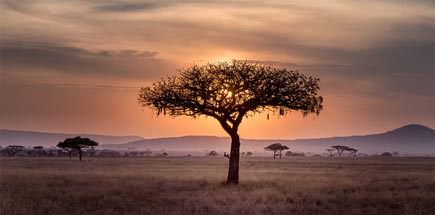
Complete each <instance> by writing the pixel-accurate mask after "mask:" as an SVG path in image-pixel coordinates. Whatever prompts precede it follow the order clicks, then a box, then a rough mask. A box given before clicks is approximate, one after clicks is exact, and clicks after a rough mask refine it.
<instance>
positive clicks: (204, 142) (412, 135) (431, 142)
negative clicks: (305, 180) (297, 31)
mask: <svg viewBox="0 0 435 215" xmlns="http://www.w3.org/2000/svg"><path fill="white" fill-rule="evenodd" d="M275 142H280V143H284V144H286V145H288V146H289V147H290V150H292V151H300V152H313V153H324V152H325V149H326V148H328V147H330V146H332V145H348V146H351V147H354V148H356V149H358V150H359V152H362V153H382V152H385V151H397V152H399V153H402V154H420V155H422V154H435V130H433V129H431V128H429V127H426V126H423V125H417V124H410V125H406V126H403V127H400V128H398V129H395V130H392V131H387V132H384V133H379V134H371V135H361V136H347V137H330V138H316V139H297V140H279V139H276V140H272V139H269V140H255V139H242V140H241V150H242V151H253V152H255V151H256V152H264V147H265V146H267V145H269V144H272V143H275ZM229 143H230V139H229V138H227V137H215V136H184V137H169V138H156V139H142V140H138V141H133V142H129V143H125V144H106V145H104V146H103V147H104V148H111V149H129V148H130V149H132V148H135V149H138V150H141V149H151V150H167V151H207V150H217V151H221V152H223V151H228V150H229V146H230V144H229Z"/></svg>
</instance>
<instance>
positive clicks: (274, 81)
mask: <svg viewBox="0 0 435 215" xmlns="http://www.w3.org/2000/svg"><path fill="white" fill-rule="evenodd" d="M319 89H320V88H319V79H318V78H314V77H310V76H305V75H303V74H301V73H299V72H297V71H290V70H287V69H284V68H276V67H273V66H269V65H263V64H258V63H252V62H249V61H237V60H233V61H231V62H219V63H215V64H211V63H209V64H206V65H193V66H191V67H188V68H186V69H182V70H180V71H179V74H178V75H174V76H170V77H168V78H166V79H161V80H160V81H157V82H155V83H154V84H153V85H152V86H151V87H143V88H141V90H140V92H139V103H140V104H141V105H142V106H144V107H145V106H149V107H152V108H153V109H154V110H156V111H157V115H159V114H162V113H163V114H168V115H170V116H180V115H184V116H191V117H194V118H197V117H199V116H208V117H212V118H215V119H216V120H217V121H219V123H220V125H221V126H222V128H223V129H224V130H225V131H226V132H227V133H228V135H229V136H230V137H231V149H230V154H229V155H228V157H229V168H228V178H227V183H228V184H237V183H238V182H239V157H240V153H239V152H240V137H239V134H238V129H239V126H240V123H241V122H242V120H243V118H245V117H248V116H252V115H254V114H258V113H261V112H263V111H272V112H275V111H276V112H278V113H279V114H280V115H284V114H286V113H288V112H289V111H292V110H296V111H301V112H302V113H303V114H304V116H305V115H307V114H309V113H316V114H319V112H320V110H321V109H322V97H321V96H319V95H318V91H319Z"/></svg>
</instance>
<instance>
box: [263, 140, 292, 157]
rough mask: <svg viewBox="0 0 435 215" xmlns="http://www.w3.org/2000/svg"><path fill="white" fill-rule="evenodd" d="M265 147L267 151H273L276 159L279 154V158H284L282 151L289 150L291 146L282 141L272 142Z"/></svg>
mask: <svg viewBox="0 0 435 215" xmlns="http://www.w3.org/2000/svg"><path fill="white" fill-rule="evenodd" d="M264 149H265V150H267V151H273V159H275V157H276V156H278V155H279V158H282V151H284V150H288V149H289V147H287V146H286V145H283V144H281V143H274V144H271V145H268V146H266V147H264Z"/></svg>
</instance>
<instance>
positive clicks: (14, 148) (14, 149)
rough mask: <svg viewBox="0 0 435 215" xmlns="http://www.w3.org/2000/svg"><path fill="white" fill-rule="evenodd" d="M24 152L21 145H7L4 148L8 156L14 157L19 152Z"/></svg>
mask: <svg viewBox="0 0 435 215" xmlns="http://www.w3.org/2000/svg"><path fill="white" fill-rule="evenodd" d="M24 150H25V148H24V146H21V145H9V146H7V147H6V152H7V154H8V155H9V156H16V155H17V154H18V153H19V152H22V151H24Z"/></svg>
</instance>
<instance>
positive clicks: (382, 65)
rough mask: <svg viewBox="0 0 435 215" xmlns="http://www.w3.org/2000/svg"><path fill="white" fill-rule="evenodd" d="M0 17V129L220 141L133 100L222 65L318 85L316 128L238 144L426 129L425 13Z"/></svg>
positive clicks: (180, 11) (39, 4)
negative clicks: (292, 74) (170, 79)
mask: <svg viewBox="0 0 435 215" xmlns="http://www.w3.org/2000/svg"><path fill="white" fill-rule="evenodd" d="M0 10H1V16H2V17H1V20H2V21H1V23H0V26H1V32H2V35H1V53H2V55H1V73H0V104H1V106H0V128H9V129H26V130H40V131H55V132H73V133H76V132H85V133H103V134H119V135H129V134H134V135H141V136H144V137H160V136H180V135H222V136H223V135H226V134H225V133H224V132H223V130H222V129H221V128H220V127H219V125H218V123H217V122H215V121H214V120H212V119H198V120H193V119H188V118H184V117H181V118H170V117H156V116H154V115H153V114H152V113H151V112H150V111H149V110H142V109H141V108H140V107H139V106H138V105H137V101H136V99H137V92H138V89H139V88H140V86H144V85H149V84H150V83H152V82H153V81H155V80H158V79H159V78H160V77H164V76H166V75H168V74H174V73H175V72H176V69H177V68H183V67H187V66H189V65H191V64H193V63H200V64H201V63H205V62H209V61H217V60H228V59H232V58H236V59H251V60H257V61H261V62H265V63H270V64H274V65H276V66H279V67H287V68H289V69H297V70H300V71H301V72H303V73H306V74H308V75H314V76H317V77H319V78H320V79H321V94H322V95H323V96H324V98H325V110H324V111H323V112H322V113H321V114H320V116H319V117H313V116H308V117H306V118H302V117H301V116H300V114H299V113H294V114H291V115H290V116H287V117H285V118H283V117H280V118H279V119H278V117H271V119H270V120H266V115H265V114H263V115H259V116H257V117H255V118H252V119H247V120H245V121H244V122H243V124H242V125H241V128H240V134H241V135H242V137H245V138H299V137H321V136H338V135H349V134H365V133H372V132H380V131H384V130H389V129H392V128H395V127H399V126H401V125H403V124H407V123H421V124H425V125H428V126H431V127H435V116H434V114H433V110H434V109H435V87H434V85H433V83H432V80H435V74H434V73H435V72H434V71H435V63H434V61H433V57H431V56H435V24H434V23H435V14H434V13H433V11H434V10H435V4H434V3H431V2H429V1H423V0H421V1H413V2H412V3H410V2H407V1H389V0H381V1H364V2H356V1H344V0H336V1H242V0H239V1H213V0H210V1H183V3H179V2H178V1H173V0H168V1H139V0H129V1H111V0H108V1H66V0H56V1H54V0H25V1H14V0H4V1H2V2H0ZM368 11H369V12H368Z"/></svg>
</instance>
